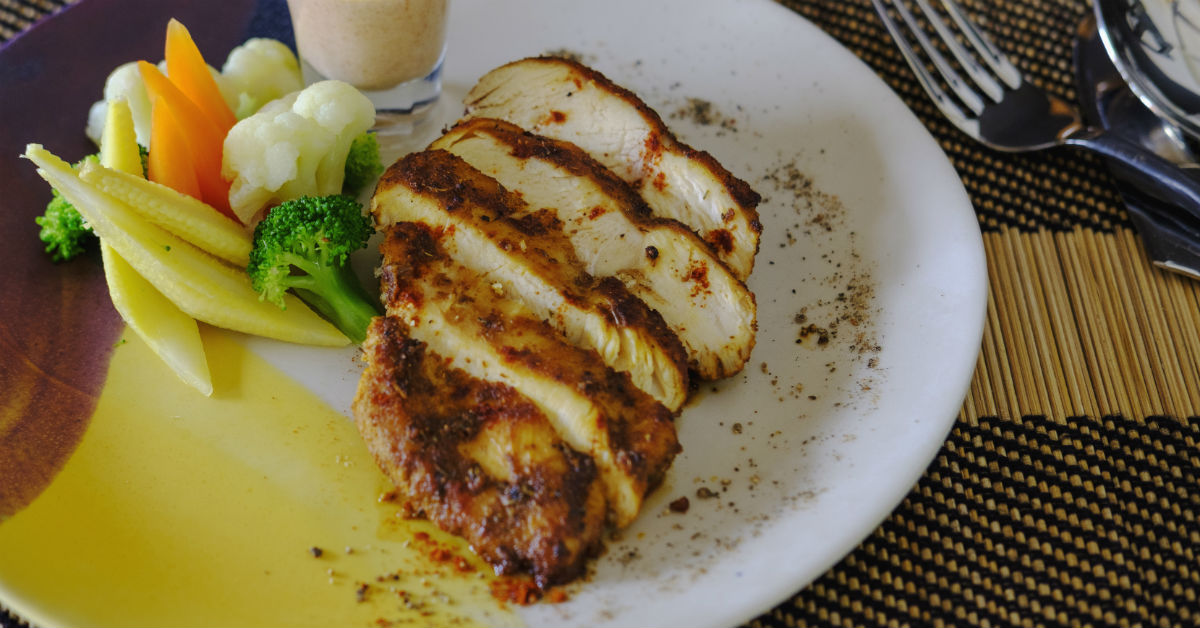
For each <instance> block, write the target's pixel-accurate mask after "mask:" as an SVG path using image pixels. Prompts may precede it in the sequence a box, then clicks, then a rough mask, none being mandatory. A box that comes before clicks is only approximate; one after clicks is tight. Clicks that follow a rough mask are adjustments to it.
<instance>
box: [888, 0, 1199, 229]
mask: <svg viewBox="0 0 1200 628" xmlns="http://www.w3.org/2000/svg"><path fill="white" fill-rule="evenodd" d="M872 2H873V3H874V6H875V9H876V12H877V13H878V14H879V16H880V18H881V19H882V20H883V23H884V25H885V26H886V27H887V29H888V32H889V33H890V34H891V36H892V38H893V39H894V40H895V41H896V43H897V45H898V46H899V47H900V51H901V53H902V54H903V56H904V57H905V59H906V60H907V61H908V64H909V66H910V67H912V69H913V71H914V72H915V73H916V75H917V79H918V80H919V81H920V82H921V84H922V86H923V87H924V88H925V91H926V92H927V93H928V94H929V96H930V97H931V98H932V99H933V101H934V103H935V104H936V105H937V107H938V109H939V110H941V112H942V113H943V114H944V115H945V116H946V117H947V118H948V119H949V120H950V121H951V122H952V123H953V124H954V125H955V126H957V127H958V128H959V129H960V130H961V131H963V132H964V133H966V134H967V135H969V136H971V137H972V138H974V139H976V140H978V141H980V142H981V143H983V144H985V145H987V146H989V147H991V148H994V149H996V150H1001V151H1009V152H1022V151H1030V150H1040V149H1045V148H1050V147H1054V146H1064V145H1065V146H1075V147H1079V148H1085V149H1088V150H1091V151H1094V152H1096V153H1098V154H1099V155H1101V156H1104V157H1107V158H1109V159H1111V160H1113V161H1115V162H1119V163H1120V164H1121V167H1122V173H1123V175H1124V176H1125V177H1127V178H1128V180H1129V181H1130V182H1131V183H1132V184H1134V185H1135V186H1136V187H1137V189H1138V190H1139V191H1140V192H1141V193H1144V194H1146V195H1149V196H1150V197H1153V198H1155V199H1158V200H1159V201H1161V202H1163V203H1165V204H1167V205H1169V206H1171V207H1173V208H1175V210H1176V212H1177V213H1178V215H1179V216H1182V217H1186V219H1187V220H1189V221H1191V220H1197V221H1200V180H1198V179H1195V178H1193V177H1191V176H1188V175H1187V174H1186V173H1185V172H1184V171H1182V170H1181V169H1180V168H1179V167H1177V166H1176V165H1174V164H1172V163H1171V162H1169V161H1168V160H1166V159H1164V158H1162V157H1160V156H1158V155H1157V154H1155V153H1153V152H1152V151H1150V150H1148V149H1146V148H1144V147H1142V146H1139V145H1137V144H1135V143H1133V142H1130V141H1129V140H1127V139H1125V138H1123V137H1121V136H1119V135H1117V134H1114V133H1110V132H1108V131H1107V130H1106V129H1104V128H1100V127H1090V126H1086V125H1085V124H1084V123H1083V120H1082V117H1081V116H1080V113H1079V111H1078V110H1077V109H1076V108H1075V107H1073V106H1071V105H1070V104H1068V103H1067V102H1065V101H1063V100H1061V99H1059V98H1056V97H1054V96H1053V95H1050V94H1048V93H1046V92H1045V91H1043V90H1041V89H1039V88H1038V87H1036V86H1034V85H1033V84H1032V83H1030V82H1028V81H1026V80H1025V79H1024V77H1022V76H1021V73H1020V71H1019V70H1017V68H1016V67H1015V66H1014V65H1013V64H1012V63H1011V62H1010V61H1009V60H1008V58H1007V57H1006V56H1005V55H1004V54H1003V53H1001V52H1000V51H999V50H998V49H997V48H996V47H995V46H994V45H993V44H992V43H991V42H989V41H988V40H987V38H986V37H985V36H984V35H983V34H982V33H981V32H980V31H979V29H978V28H976V27H975V25H974V24H973V23H972V22H971V21H970V19H969V18H968V17H967V16H966V14H965V13H964V11H963V10H962V9H961V8H960V7H959V6H958V4H956V3H955V2H953V1H952V0H942V5H943V7H944V9H945V12H944V15H947V16H949V17H950V19H951V21H953V22H954V25H955V27H957V28H956V29H955V28H951V26H950V25H949V24H947V22H946V20H945V19H944V18H943V14H942V13H939V12H938V11H936V10H934V8H933V7H932V6H931V5H930V2H929V0H914V4H915V7H916V8H917V10H918V11H919V12H920V13H921V14H922V16H923V18H924V21H925V23H926V24H928V27H925V26H923V25H922V23H921V21H919V20H918V19H917V16H916V15H914V13H913V11H912V9H910V8H909V5H908V4H906V3H905V1H904V0H872ZM896 16H899V19H897V18H896ZM960 39H961V41H960ZM935 42H936V43H935ZM914 44H915V46H914ZM942 50H948V51H949V52H950V54H951V55H952V57H953V59H954V61H955V63H951V62H950V60H948V59H947V58H946V56H945V55H944V54H943V53H942ZM927 63H929V64H931V65H932V66H933V67H934V71H932V72H931V71H930V70H929V69H927V67H926V65H927ZM964 74H965V75H966V76H965V77H964Z"/></svg>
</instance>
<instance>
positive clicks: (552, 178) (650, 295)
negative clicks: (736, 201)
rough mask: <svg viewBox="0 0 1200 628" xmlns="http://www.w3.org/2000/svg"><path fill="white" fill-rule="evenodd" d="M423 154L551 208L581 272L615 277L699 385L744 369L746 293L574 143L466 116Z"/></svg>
mask: <svg viewBox="0 0 1200 628" xmlns="http://www.w3.org/2000/svg"><path fill="white" fill-rule="evenodd" d="M431 148H435V149H445V150H447V151H450V152H451V153H454V154H455V155H458V156H459V157H461V158H463V160H465V161H466V162H467V163H469V164H471V165H472V166H474V167H475V168H477V169H479V170H480V171H482V172H483V173H484V174H487V175H488V176H491V177H492V178H494V179H496V180H497V181H498V182H499V183H500V184H501V185H503V186H504V187H505V188H506V189H508V190H510V191H512V192H515V193H516V194H518V195H520V196H521V198H522V199H523V200H524V201H525V203H526V208H525V211H526V212H532V211H538V210H542V209H541V208H544V210H548V211H552V212H554V213H555V215H556V216H557V218H558V219H559V220H560V221H561V222H562V223H563V226H564V230H565V232H566V234H567V236H568V238H569V239H570V241H571V244H572V245H573V246H574V247H575V254H576V255H577V256H578V257H579V258H580V259H581V260H583V262H584V263H585V264H586V267H587V271H588V272H589V273H591V274H593V275H596V276H601V277H617V278H618V279H620V280H621V281H622V282H623V283H624V284H625V286H626V287H627V288H628V289H629V291H630V292H631V293H633V294H634V295H635V296H637V297H638V298H640V299H642V300H643V301H644V302H646V303H647V304H649V305H650V306H651V307H653V308H654V309H655V310H657V311H658V313H659V314H661V315H662V317H663V320H665V321H666V323H667V326H668V327H670V328H671V329H672V330H673V331H674V332H675V333H676V335H678V337H679V339H680V341H681V342H682V343H683V346H684V348H685V349H686V351H687V353H688V363H689V366H690V367H691V368H692V369H694V371H695V373H696V374H697V375H699V376H700V377H701V378H703V379H718V378H722V377H727V376H729V375H733V374H734V373H737V372H738V371H740V370H741V369H742V367H743V366H744V365H745V363H746V360H748V359H749V358H750V352H751V350H752V349H753V348H754V339H755V326H756V305H755V300H754V295H753V293H751V292H750V291H749V290H748V289H747V288H746V285H745V284H744V283H742V282H741V281H740V280H738V279H737V278H736V277H734V276H733V274H732V273H731V272H730V271H729V270H728V268H726V266H725V265H724V264H722V263H721V262H720V261H719V260H718V259H717V257H716V256H715V255H714V254H713V252H712V250H711V249H709V248H708V247H707V246H705V245H704V243H703V242H702V241H701V240H700V239H699V238H698V237H697V236H696V234H695V233H693V232H692V231H691V230H689V229H688V228H687V227H686V226H684V225H682V224H680V223H679V222H677V221H675V220H670V219H663V218H654V217H652V216H650V215H649V214H650V211H649V209H648V208H647V207H646V205H645V203H644V202H642V200H641V198H640V197H638V195H637V194H636V193H634V192H633V191H632V190H631V189H630V188H629V187H628V186H627V185H626V184H625V183H624V182H622V181H621V180H620V179H618V178H617V177H616V176H615V175H613V174H612V172H611V171H609V170H607V169H606V168H604V167H603V166H602V165H601V164H600V163H599V162H597V161H595V160H594V159H592V158H591V157H589V156H588V155H587V154H586V153H584V152H583V151H582V150H580V149H579V148H578V147H576V146H575V145H573V144H570V143H567V142H561V141H557V140H553V139H550V138H547V137H543V136H539V135H534V134H532V133H528V132H525V131H523V130H522V129H520V128H519V127H517V126H515V125H513V124H510V123H508V122H503V121H500V120H494V119H490V118H473V119H471V120H467V121H465V122H463V123H461V124H459V125H457V126H455V127H454V128H452V129H451V130H450V131H448V132H447V133H446V134H445V135H444V136H442V137H441V138H440V139H438V140H437V141H435V142H434V143H433V145H432V147H431Z"/></svg>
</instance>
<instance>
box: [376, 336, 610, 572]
mask: <svg viewBox="0 0 1200 628" xmlns="http://www.w3.org/2000/svg"><path fill="white" fill-rule="evenodd" d="M407 330H408V325H407V324H406V323H403V322H401V321H400V319H397V318H394V317H379V318H376V319H375V320H374V321H373V322H372V324H371V327H370V329H369V331H368V335H367V341H366V343H365V344H364V346H363V350H364V354H365V357H366V362H367V367H366V369H365V371H364V373H363V376H362V379H361V380H360V381H359V387H358V394H357V396H356V397H355V400H354V414H355V420H356V422H357V424H358V429H359V431H360V432H361V433H362V435H363V437H364V439H365V440H366V443H367V447H368V448H369V449H370V451H371V453H372V454H373V455H374V457H375V460H376V461H377V462H378V463H379V465H380V467H381V468H382V469H383V470H384V472H385V473H386V474H387V475H388V476H389V477H390V478H391V480H392V481H393V482H394V483H395V485H396V487H397V489H398V491H397V494H398V495H399V496H400V499H401V500H402V504H403V506H404V507H405V508H406V510H407V511H408V513H409V514H410V515H414V516H424V517H426V518H428V519H429V520H431V521H433V522H434V523H435V524H436V525H438V526H439V527H441V528H442V529H444V530H447V531H449V532H452V533H454V534H458V535H460V536H462V537H463V538H465V539H466V540H467V541H468V542H469V543H470V544H471V547H472V548H474V550H475V551H476V552H477V553H478V554H479V555H480V556H481V557H483V558H484V559H485V560H487V561H488V562H489V563H490V564H492V565H493V566H494V567H495V568H496V570H497V571H498V572H501V573H511V572H514V571H528V572H529V573H531V574H532V575H533V576H534V578H535V580H536V581H537V583H538V585H539V586H541V587H545V586H547V585H552V584H557V583H561V582H565V581H568V580H570V579H572V578H575V577H576V576H578V575H580V573H581V572H582V571H583V569H584V565H585V561H586V559H587V558H588V557H589V556H590V555H592V554H594V553H595V552H596V551H597V550H598V549H599V546H600V539H601V534H602V532H603V530H604V522H605V513H606V504H605V499H604V494H603V491H602V487H601V485H600V482H599V480H598V476H597V473H596V466H595V464H594V463H593V462H592V460H591V458H589V457H587V456H586V455H584V454H581V453H579V452H577V451H575V450H573V449H571V448H570V447H569V446H567V445H566V444H565V443H564V442H563V441H562V439H560V438H559V437H558V436H557V434H556V433H555V432H554V428H553V427H552V426H551V425H550V422H549V421H548V420H547V419H546V416H545V415H544V414H542V412H541V411H540V410H539V409H538V408H537V406H536V405H535V404H534V403H532V402H531V401H530V400H529V399H527V398H526V397H524V396H523V395H521V394H520V393H518V392H517V391H515V390H514V389H513V388H511V387H509V386H507V385H505V384H501V383H495V382H484V381H482V380H479V379H476V378H473V377H471V376H470V375H468V374H466V373H465V372H463V371H462V370H460V369H455V368H450V367H448V366H446V359H445V358H444V357H442V356H440V355H437V354H435V353H433V352H431V351H429V350H428V348H427V347H426V345H425V344H424V343H422V342H420V341H417V340H413V339H412V338H409V337H408V333H407Z"/></svg>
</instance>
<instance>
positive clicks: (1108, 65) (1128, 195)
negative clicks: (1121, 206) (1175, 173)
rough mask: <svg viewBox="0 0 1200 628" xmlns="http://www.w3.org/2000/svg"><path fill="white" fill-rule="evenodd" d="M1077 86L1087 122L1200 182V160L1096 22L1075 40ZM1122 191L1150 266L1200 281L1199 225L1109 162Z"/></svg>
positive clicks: (1084, 26)
mask: <svg viewBox="0 0 1200 628" xmlns="http://www.w3.org/2000/svg"><path fill="white" fill-rule="evenodd" d="M1074 56H1075V82H1076V91H1078V97H1079V102H1080V107H1081V109H1082V112H1083V116H1084V118H1085V119H1087V121H1088V122H1089V123H1091V124H1093V125H1095V126H1099V127H1103V128H1105V129H1107V130H1108V131H1109V132H1110V133H1113V134H1116V135H1119V136H1120V137H1122V138H1124V139H1126V140H1128V141H1130V142H1133V143H1135V144H1138V145H1140V146H1144V147H1146V148H1148V149H1149V150H1151V151H1153V152H1155V153H1157V154H1158V155H1159V156H1161V157H1163V158H1164V159H1167V160H1169V161H1171V162H1173V163H1176V164H1179V165H1180V166H1181V168H1183V169H1185V171H1187V172H1188V173H1191V174H1194V175H1195V176H1197V177H1200V164H1198V163H1197V162H1200V157H1198V156H1197V153H1196V152H1194V150H1193V146H1192V145H1191V140H1189V139H1188V136H1187V135H1186V134H1185V133H1183V132H1182V131H1181V130H1180V129H1179V127H1177V126H1175V125H1174V124H1171V123H1170V122H1167V121H1166V120H1164V119H1162V118H1160V117H1158V116H1156V115H1155V114H1154V112H1152V111H1151V110H1150V109H1148V108H1147V107H1146V106H1145V105H1144V104H1143V103H1142V101H1141V100H1140V99H1139V98H1138V97H1137V96H1136V95H1135V94H1134V93H1133V91H1132V90H1130V88H1129V85H1128V84H1127V83H1125V81H1124V79H1123V78H1122V76H1121V73H1120V72H1119V71H1118V70H1117V68H1116V66H1115V65H1113V62H1112V60H1111V59H1110V57H1109V56H1108V53H1107V51H1106V49H1105V47H1104V43H1103V41H1102V40H1101V36H1100V33H1099V32H1098V29H1097V26H1096V20H1095V18H1094V17H1090V16H1089V17H1087V18H1085V19H1084V20H1083V22H1082V23H1081V24H1080V25H1079V29H1078V31H1077V32H1076V38H1075V50H1074ZM1108 167H1109V170H1110V171H1111V172H1112V174H1113V177H1114V179H1115V181H1116V184H1117V190H1118V191H1119V192H1120V194H1121V197H1122V199H1123V200H1124V201H1125V206H1126V209H1127V210H1128V211H1129V216H1130V219H1131V220H1132V221H1133V224H1134V226H1135V227H1136V228H1137V231H1138V233H1139V234H1140V235H1141V237H1142V241H1143V242H1144V243H1145V246H1146V253H1147V255H1149V257H1150V259H1151V261H1152V262H1153V263H1154V264H1155V265H1156V266H1159V267H1161V268H1164V269H1166V270H1170V271H1174V272H1178V273H1182V274H1184V275H1187V276H1190V277H1193V278H1196V279H1200V221H1197V220H1196V219H1195V218H1193V217H1191V216H1189V215H1187V214H1186V213H1184V212H1181V211H1179V210H1177V209H1175V208H1173V207H1171V206H1170V205H1168V204H1165V203H1162V202H1161V201H1158V200H1155V199H1154V198H1152V197H1150V196H1149V195H1147V194H1146V193H1144V192H1141V191H1140V190H1139V189H1138V188H1137V187H1136V186H1134V185H1133V184H1132V183H1130V177H1129V176H1128V175H1127V170H1126V167H1125V166H1122V165H1121V164H1120V163H1118V162H1114V161H1112V160H1108Z"/></svg>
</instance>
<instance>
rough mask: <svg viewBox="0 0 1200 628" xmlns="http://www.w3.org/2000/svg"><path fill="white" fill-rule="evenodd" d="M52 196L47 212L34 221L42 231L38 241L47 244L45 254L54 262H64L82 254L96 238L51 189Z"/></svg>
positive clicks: (75, 211)
mask: <svg viewBox="0 0 1200 628" xmlns="http://www.w3.org/2000/svg"><path fill="white" fill-rule="evenodd" d="M51 193H52V194H53V195H54V196H53V197H52V198H51V199H50V202H49V203H47V204H46V212H45V213H44V214H42V215H41V216H38V217H37V218H34V219H33V220H34V222H36V223H37V224H38V226H39V227H41V231H39V232H38V238H39V239H41V241H42V242H45V243H46V252H47V253H49V254H50V257H51V258H52V259H53V260H54V261H56V262H65V261H67V260H70V259H72V258H74V257H75V256H77V255H79V254H80V253H83V251H84V250H85V247H86V246H87V243H88V242H90V241H92V240H94V239H95V238H96V234H95V233H92V229H91V227H88V225H87V223H86V222H85V221H84V220H83V216H81V215H79V210H77V209H75V206H74V205H72V204H71V202H70V201H68V200H67V199H65V198H63V197H62V195H61V194H59V193H58V190H55V189H51Z"/></svg>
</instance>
